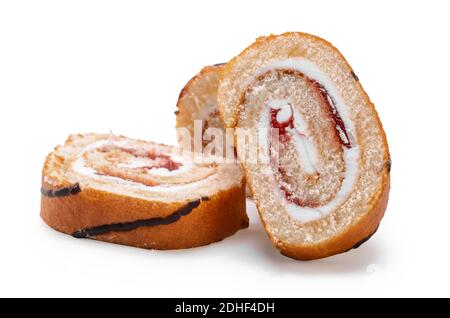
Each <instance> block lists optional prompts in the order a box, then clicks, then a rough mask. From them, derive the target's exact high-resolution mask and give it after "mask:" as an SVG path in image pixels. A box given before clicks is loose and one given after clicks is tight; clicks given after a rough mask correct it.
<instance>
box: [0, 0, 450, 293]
mask: <svg viewBox="0 0 450 318" xmlns="http://www.w3.org/2000/svg"><path fill="white" fill-rule="evenodd" d="M449 13H450V7H449V2H448V1H423V2H417V1H372V2H371V3H369V2H367V1H310V0H309V1H298V0H296V1H280V0H277V1H242V0H240V1H232V0H226V1H194V0H192V1H178V2H175V1H123V2H120V1H92V0H90V1H67V2H66V1H29V2H25V1H2V2H1V3H0V138H1V139H0V140H1V144H0V147H1V150H0V153H1V155H0V163H1V164H0V169H1V179H2V180H1V182H0V199H1V200H0V202H1V206H0V213H1V216H0V296H185V297H186V296H192V297H195V296H234V297H236V296H248V297H250V296H254V297H264V296H267V297H269V296H288V297H290V296H293V297H303V296H307V297H309V296H450V291H449V284H450V275H449V273H450V252H449V243H450V242H449V228H450V227H449V222H450V208H449V204H448V198H449V181H448V180H449V179H450V173H449V156H448V155H449V150H448V145H449V137H450V133H449V129H450V98H449V93H448V90H449V88H448V86H449V77H448V74H449V72H450V62H449V56H450V44H449V30H450V22H449V21H450V19H449ZM285 31H304V32H308V33H312V34H316V35H319V36H321V37H323V38H325V39H327V40H329V41H331V42H332V43H333V44H334V45H335V46H337V47H338V48H339V49H340V51H341V52H342V53H343V54H344V55H345V57H346V58H347V60H348V61H349V63H350V64H351V65H352V67H353V68H354V69H355V71H356V73H357V74H358V76H359V77H360V80H361V83H362V84H363V86H364V88H365V89H366V91H367V92H368V94H369V96H370V97H371V99H372V101H373V102H374V103H375V105H376V107H377V110H378V112H379V115H380V117H381V119H382V122H383V124H384V127H385V130H386V133H387V136H388V141H389V145H390V150H391V155H392V159H393V166H392V189H391V198H390V201H389V206H388V209H387V214H386V217H385V218H384V220H383V222H382V224H381V227H380V229H379V231H378V233H377V234H376V235H375V236H374V237H373V238H372V239H371V240H370V241H369V242H368V243H367V244H365V245H363V246H362V247H361V248H360V249H358V250H353V251H351V252H349V253H346V254H343V255H339V256H335V257H331V258H328V259H324V260H318V261H311V262H300V261H294V260H291V259H289V258H286V257H283V256H281V255H280V254H279V253H278V252H277V251H276V250H275V249H273V248H272V247H271V243H270V241H269V240H268V239H267V238H266V236H265V233H264V231H263V230H262V227H261V225H260V222H259V219H258V218H257V216H256V214H255V209H254V206H253V205H252V203H251V202H249V203H248V208H249V213H250V216H251V226H250V228H249V229H248V230H244V231H241V232H239V233H238V234H237V235H235V236H233V237H231V238H228V239H226V240H225V241H223V242H221V243H217V244H214V245H211V246H207V247H202V248H196V249H192V250H182V251H169V252H160V251H147V250H141V249H136V248H130V247H122V246H117V245H112V244H107V243H100V242H95V241H90V240H76V239H73V238H71V237H70V236H66V235H63V234H60V233H57V232H55V231H53V230H51V229H49V228H48V227H47V226H46V225H45V224H44V223H43V222H42V221H41V220H40V218H39V204H40V193H39V188H40V177H41V176H40V174H41V167H42V164H43V161H44V159H45V156H46V155H47V153H48V152H49V151H51V150H52V149H53V147H54V146H56V145H57V144H60V143H63V142H64V140H65V139H66V137H67V135H69V134H70V133H77V132H90V131H93V132H108V131H109V130H110V129H111V130H112V131H113V132H114V133H120V134H124V135H128V136H129V137H139V138H144V139H150V140H154V141H158V142H165V143H169V144H174V143H175V142H176V139H175V132H174V125H175V118H174V115H173V111H174V110H175V104H176V100H177V97H178V93H179V91H180V89H181V88H182V87H183V85H184V84H185V82H186V81H187V80H188V79H189V78H190V77H192V76H193V75H194V74H195V73H196V72H197V71H198V70H200V68H201V67H202V66H203V65H207V64H212V63H217V62H225V61H227V60H228V59H229V58H231V57H232V56H234V55H236V54H238V53H239V52H240V51H241V50H242V49H244V48H245V47H246V46H247V45H249V44H250V43H251V42H253V40H254V39H255V38H256V37H258V36H260V35H267V34H270V33H282V32H285Z"/></svg>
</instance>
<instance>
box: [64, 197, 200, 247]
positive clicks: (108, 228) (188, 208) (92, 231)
mask: <svg viewBox="0 0 450 318" xmlns="http://www.w3.org/2000/svg"><path fill="white" fill-rule="evenodd" d="M208 199H209V198H208ZM202 201H205V199H203V198H202V199H198V200H196V201H192V202H189V203H188V204H186V205H185V206H183V207H181V208H180V209H178V210H176V211H175V212H173V213H172V214H170V215H169V216H166V217H157V218H152V219H145V220H137V221H133V222H126V223H114V224H107V225H100V226H96V227H91V228H85V229H81V230H79V231H76V232H75V233H73V234H72V236H73V237H76V238H89V237H91V236H96V235H102V234H107V233H110V232H128V231H132V230H135V229H137V228H140V227H151V226H158V225H168V224H172V223H175V222H177V221H178V220H180V219H181V218H182V217H183V216H186V215H188V214H190V213H191V212H192V210H194V209H195V208H197V207H198V206H199V205H200V203H201V202H202Z"/></svg>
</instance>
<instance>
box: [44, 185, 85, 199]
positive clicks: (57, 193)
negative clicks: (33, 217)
mask: <svg viewBox="0 0 450 318" xmlns="http://www.w3.org/2000/svg"><path fill="white" fill-rule="evenodd" d="M80 192H81V188H80V185H79V184H78V183H75V184H73V185H71V186H68V187H64V188H60V189H56V190H54V189H44V188H41V193H42V195H43V196H46V197H49V198H60V197H66V196H69V195H75V194H78V193H80Z"/></svg>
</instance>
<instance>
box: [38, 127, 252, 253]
mask: <svg viewBox="0 0 450 318" xmlns="http://www.w3.org/2000/svg"><path fill="white" fill-rule="evenodd" d="M206 159H208V160H205V162H203V163H194V162H193V161H192V157H190V156H182V155H181V154H180V150H179V149H178V148H175V147H170V146H165V145H161V144H156V143H152V142H147V141H140V140H133V139H129V138H126V137H122V136H115V135H102V134H85V135H72V136H70V137H69V139H68V140H67V141H66V143H65V144H64V146H58V147H57V148H55V150H54V151H53V152H52V153H50V154H49V156H48V157H47V160H46V162H45V164H44V169H43V177H42V189H41V193H42V201H41V217H42V218H43V220H44V221H45V222H46V223H47V224H48V225H50V226H51V227H53V228H54V229H56V230H58V231H61V232H64V233H67V234H71V235H73V236H74V237H77V238H93V239H98V240H103V241H108V242H113V243H119V244H124V245H132V246H138V247H143V248H149V249H178V248H187V247H194V246H200V245H205V244H209V243H212V242H216V241H219V240H222V239H223V238H225V237H227V236H229V235H231V234H233V233H235V232H236V231H238V230H239V229H241V228H245V227H247V226H248V218H247V215H246V212H245V184H244V178H243V174H242V171H241V169H240V167H239V166H238V165H236V164H220V163H217V162H216V161H215V160H214V158H212V157H211V158H206Z"/></svg>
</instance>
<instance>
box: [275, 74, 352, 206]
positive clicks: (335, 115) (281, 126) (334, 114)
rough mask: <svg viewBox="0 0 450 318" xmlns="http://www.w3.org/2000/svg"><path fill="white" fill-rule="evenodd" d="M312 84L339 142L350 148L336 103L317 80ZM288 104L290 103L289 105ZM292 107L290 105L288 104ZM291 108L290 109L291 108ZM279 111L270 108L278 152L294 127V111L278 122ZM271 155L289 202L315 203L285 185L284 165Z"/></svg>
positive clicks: (299, 203)
mask: <svg viewBox="0 0 450 318" xmlns="http://www.w3.org/2000/svg"><path fill="white" fill-rule="evenodd" d="M313 83H314V85H316V87H317V89H318V91H319V92H320V94H321V95H322V96H323V98H324V100H325V102H326V104H327V106H328V109H329V114H330V116H331V118H332V119H333V120H334V122H335V125H336V126H335V129H336V135H337V137H338V140H339V142H340V144H341V145H342V146H344V147H346V148H351V147H352V146H351V143H350V139H349V137H348V133H347V130H346V129H345V124H344V121H343V120H342V118H341V116H340V115H339V112H338V110H337V108H336V105H335V104H334V103H335V102H334V100H333V99H332V98H331V96H330V95H329V94H328V92H327V90H326V89H325V88H324V87H323V86H322V85H321V84H319V83H318V82H315V81H314V82H313ZM289 106H290V105H289ZM290 107H291V108H292V106H290ZM291 110H292V109H291ZM280 111H281V109H276V108H270V126H271V128H272V129H273V128H277V129H278V136H279V141H280V152H282V151H283V150H282V149H283V144H285V143H288V142H290V141H291V139H292V138H291V135H290V134H289V133H288V131H287V130H288V128H289V129H295V123H294V112H293V111H291V115H290V117H289V118H288V119H287V120H286V121H283V122H279V121H278V120H277V115H278V113H279V112H280ZM296 132H297V133H298V134H300V135H302V133H300V132H299V131H296ZM270 151H272V147H270ZM270 155H271V163H272V165H273V167H274V169H276V171H278V173H277V174H276V178H277V180H278V181H279V186H280V189H281V191H282V192H283V193H284V195H285V197H286V199H287V200H288V201H289V202H292V203H294V204H296V205H298V206H309V207H314V206H316V205H317V204H316V203H312V202H306V201H304V200H301V199H300V198H299V197H298V196H297V195H296V194H295V193H294V192H293V191H291V190H290V189H288V187H287V186H286V185H287V184H288V183H289V180H288V177H287V172H286V170H285V169H284V167H282V166H280V165H279V164H278V163H276V162H274V161H275V160H274V159H273V158H274V156H273V153H272V152H271V153H270ZM279 155H283V154H282V153H280V154H279Z"/></svg>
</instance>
